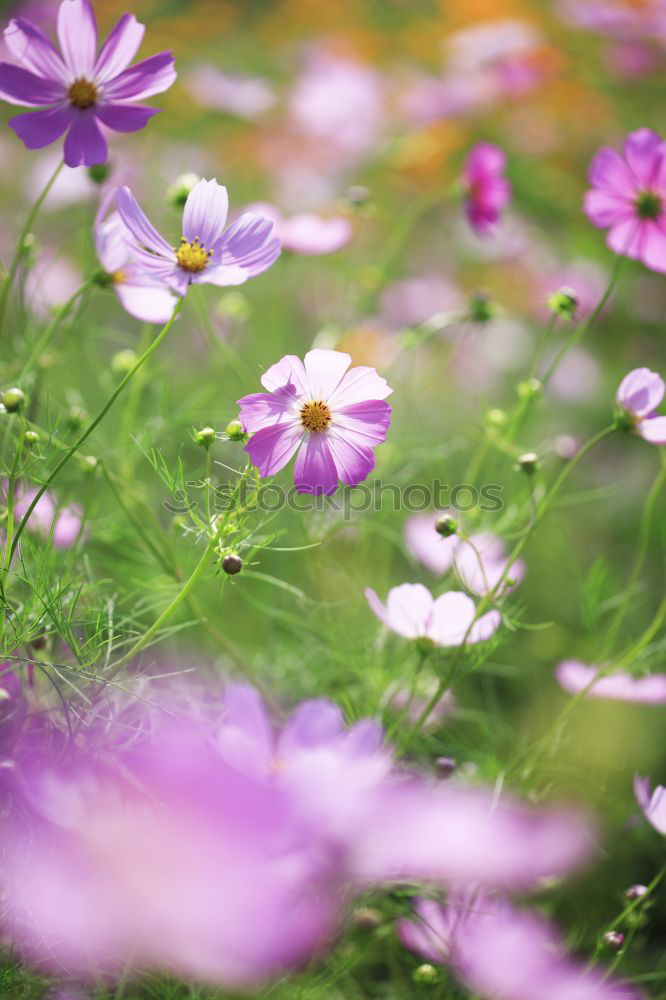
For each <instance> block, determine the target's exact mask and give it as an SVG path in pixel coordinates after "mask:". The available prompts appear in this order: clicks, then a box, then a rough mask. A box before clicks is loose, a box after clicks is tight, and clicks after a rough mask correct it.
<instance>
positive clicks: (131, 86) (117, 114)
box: [0, 0, 176, 167]
mask: <svg viewBox="0 0 666 1000" xmlns="http://www.w3.org/2000/svg"><path fill="white" fill-rule="evenodd" d="M144 30H145V28H144V25H143V24H139V23H138V21H137V20H136V18H135V17H134V15H133V14H123V16H122V17H121V18H120V20H119V21H118V23H117V25H116V26H115V28H114V29H113V31H112V32H111V34H110V35H109V37H108V38H107V40H106V41H105V43H104V45H103V46H102V48H101V49H100V51H99V53H98V52H97V23H96V20H95V14H94V11H93V9H92V6H91V4H90V0H62V3H61V4H60V9H59V11H58V41H59V43H60V49H61V51H62V55H61V53H60V52H58V50H57V49H56V48H55V46H54V45H53V44H52V42H51V41H50V40H49V38H47V36H46V35H45V34H44V33H43V32H42V31H41V30H40V29H39V28H38V27H36V26H35V25H34V24H32V23H31V22H30V21H26V20H25V19H24V18H22V17H17V18H14V19H13V20H12V21H10V22H9V25H8V27H7V28H6V29H5V32H4V40H5V44H6V45H7V47H8V49H9V50H10V52H11V54H12V56H13V57H14V58H15V59H16V61H17V64H13V63H7V62H3V63H0V97H2V98H3V99H4V100H6V101H9V102H10V103H12V104H22V105H25V106H27V107H31V108H41V109H42V110H40V111H35V112H32V113H30V114H23V115H17V116H16V117H15V118H12V119H11V121H10V122H9V124H10V126H11V128H13V129H14V131H15V132H16V134H17V135H18V137H19V138H20V139H21V140H22V141H23V143H24V144H25V146H26V147H27V148H28V149H42V148H43V147H44V146H49V145H50V144H51V143H52V142H55V140H56V139H59V138H60V136H61V135H63V133H64V132H67V137H66V139H65V163H66V164H67V165H68V166H69V167H78V166H79V165H80V164H85V165H86V166H90V165H91V164H93V163H104V162H105V161H106V159H107V156H108V149H107V144H106V139H105V138H104V135H103V132H102V129H101V128H100V124H101V125H102V126H105V127H106V128H108V129H111V130H112V131H114V132H137V131H138V130H139V129H142V128H143V127H144V126H145V125H146V124H147V122H148V120H149V119H150V118H152V116H153V115H155V114H157V109H156V108H150V107H146V106H145V105H143V104H136V103H135V102H136V101H139V100H142V99H143V98H146V97H151V96H152V95H153V94H160V93H162V92H163V91H165V90H168V88H169V87H170V86H171V85H172V84H173V82H174V80H175V79H176V73H175V70H174V68H173V64H174V59H173V56H172V54H171V53H170V52H160V53H159V55H156V56H151V57H150V58H149V59H144V60H143V61H142V62H139V63H137V64H136V65H135V66H133V67H132V68H131V69H128V68H127V67H128V65H129V63H130V62H131V61H132V59H133V58H134V56H135V55H136V52H137V50H138V48H139V46H140V44H141V41H142V38H143V33H144Z"/></svg>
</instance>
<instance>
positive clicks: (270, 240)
mask: <svg viewBox="0 0 666 1000" xmlns="http://www.w3.org/2000/svg"><path fill="white" fill-rule="evenodd" d="M214 249H215V254H214V257H213V263H214V264H217V263H218V262H220V263H221V264H223V265H237V266H239V267H242V268H244V269H245V270H247V272H248V277H250V276H254V275H256V274H261V273H262V272H263V271H265V270H267V268H269V267H270V266H271V264H273V263H274V262H275V261H276V260H277V258H278V257H279V256H280V250H281V244H280V241H279V239H277V237H275V236H274V235H273V222H272V221H271V220H270V219H266V218H264V217H263V216H261V215H254V214H252V213H250V212H248V213H246V214H245V215H242V216H241V217H240V219H237V220H236V222H234V223H233V225H231V226H229V228H228V229H227V231H226V233H225V234H224V236H223V237H222V238H221V239H219V240H218V241H217V243H216V245H215V248H214Z"/></svg>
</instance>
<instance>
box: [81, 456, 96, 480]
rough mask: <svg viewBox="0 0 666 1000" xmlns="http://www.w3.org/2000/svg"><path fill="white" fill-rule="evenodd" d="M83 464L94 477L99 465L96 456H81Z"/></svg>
mask: <svg viewBox="0 0 666 1000" xmlns="http://www.w3.org/2000/svg"><path fill="white" fill-rule="evenodd" d="M81 464H82V465H83V468H84V470H85V471H86V472H87V473H89V475H91V476H92V475H94V474H95V472H96V471H97V466H98V465H99V459H98V458H96V457H95V456H94V455H81Z"/></svg>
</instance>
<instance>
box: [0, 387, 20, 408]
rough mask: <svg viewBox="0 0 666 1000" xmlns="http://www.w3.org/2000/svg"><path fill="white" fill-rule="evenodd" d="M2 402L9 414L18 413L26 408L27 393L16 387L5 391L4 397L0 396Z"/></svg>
mask: <svg viewBox="0 0 666 1000" xmlns="http://www.w3.org/2000/svg"><path fill="white" fill-rule="evenodd" d="M0 402H2V405H3V406H4V408H5V409H6V410H7V413H18V411H19V410H22V409H23V407H24V406H25V393H24V392H23V389H19V388H18V387H17V386H14V387H13V388H12V389H5V391H4V392H3V394H2V396H0Z"/></svg>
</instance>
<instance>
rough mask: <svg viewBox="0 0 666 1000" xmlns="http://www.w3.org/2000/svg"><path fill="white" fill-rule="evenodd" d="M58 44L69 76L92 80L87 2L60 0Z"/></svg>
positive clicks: (92, 23)
mask: <svg viewBox="0 0 666 1000" xmlns="http://www.w3.org/2000/svg"><path fill="white" fill-rule="evenodd" d="M58 41H59V42H60V48H61V50H62V54H63V57H64V59H65V63H66V65H67V68H68V69H69V71H70V73H71V74H72V76H73V77H74V78H76V77H79V76H85V77H87V78H92V75H93V69H94V66H95V56H96V55H97V22H96V20H95V12H94V10H93V9H92V5H91V3H90V0H62V3H61V4H60V9H59V11H58ZM94 162H96V163H99V162H102V161H99V160H96V161H94Z"/></svg>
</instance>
